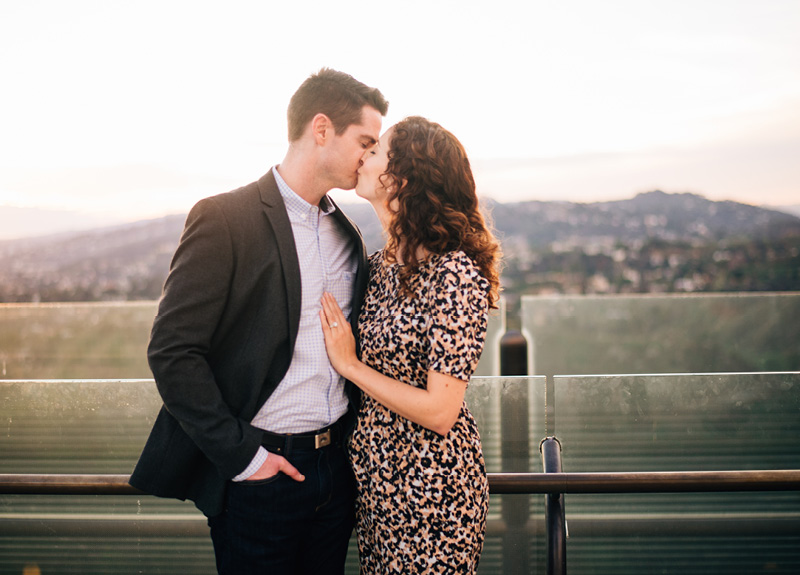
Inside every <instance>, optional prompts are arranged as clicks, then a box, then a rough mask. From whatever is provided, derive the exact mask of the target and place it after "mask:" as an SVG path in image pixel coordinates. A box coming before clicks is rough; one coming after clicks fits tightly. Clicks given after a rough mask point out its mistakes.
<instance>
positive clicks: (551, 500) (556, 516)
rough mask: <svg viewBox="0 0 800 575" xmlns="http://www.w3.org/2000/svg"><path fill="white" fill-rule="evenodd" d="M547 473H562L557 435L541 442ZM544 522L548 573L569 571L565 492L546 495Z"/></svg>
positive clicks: (543, 462) (554, 574) (561, 573)
mask: <svg viewBox="0 0 800 575" xmlns="http://www.w3.org/2000/svg"><path fill="white" fill-rule="evenodd" d="M539 451H540V452H541V454H542V466H543V468H544V472H545V473H561V442H560V441H559V440H558V438H556V437H545V438H544V439H543V440H542V442H541V443H540V444H539ZM544 522H545V532H546V538H547V562H546V573H547V575H566V573H567V533H566V531H567V530H566V524H567V520H566V514H565V509H564V494H563V493H548V494H547V495H545V496H544Z"/></svg>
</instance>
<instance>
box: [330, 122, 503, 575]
mask: <svg viewBox="0 0 800 575" xmlns="http://www.w3.org/2000/svg"><path fill="white" fill-rule="evenodd" d="M356 192H357V193H358V194H359V195H360V196H361V197H363V198H366V199H367V200H369V201H370V202H371V203H372V205H373V207H374V208H375V211H376V213H377V214H378V217H379V218H380V220H381V223H382V224H383V226H384V230H385V231H386V233H387V238H388V240H387V244H386V246H385V247H384V249H383V250H381V251H378V252H376V253H375V254H373V255H372V256H371V258H370V264H371V274H370V283H369V288H368V291H367V296H366V300H365V302H364V304H363V307H362V311H361V315H360V317H359V324H358V328H359V332H360V340H361V361H359V360H358V358H357V357H356V352H355V341H354V338H353V335H352V333H351V332H350V328H349V324H348V322H347V321H346V320H345V317H344V315H343V314H342V312H341V310H340V309H339V307H338V305H337V304H336V301H335V300H334V299H333V297H332V296H330V295H329V294H325V296H324V297H323V300H322V311H321V312H320V318H321V320H322V328H323V331H324V333H325V342H326V346H327V350H328V355H329V357H330V359H331V363H332V364H333V366H334V368H335V369H336V370H337V371H338V372H339V373H340V374H341V375H342V376H344V377H345V378H347V379H348V380H350V381H352V382H353V383H355V384H356V385H357V386H359V388H361V390H362V391H363V392H364V394H363V400H362V405H361V409H360V410H359V415H358V421H357V423H356V427H355V430H354V432H353V435H352V437H351V439H350V444H349V447H350V458H351V462H352V465H353V469H354V471H355V475H356V480H357V482H358V503H357V523H356V533H357V535H358V546H359V554H360V560H361V572H362V573H381V574H382V573H473V572H474V571H475V569H476V567H477V565H478V559H479V557H480V552H481V548H482V546H483V538H484V532H485V527H486V512H487V510H488V506H489V490H488V483H487V479H486V470H485V467H484V462H483V455H482V453H481V446H480V437H479V435H478V430H477V427H476V425H475V421H474V420H473V418H472V415H471V414H470V412H469V410H468V409H467V407H466V405H465V404H464V392H465V391H466V387H467V383H468V382H469V378H470V376H471V375H472V372H473V371H474V369H475V366H476V364H477V363H478V359H479V358H480V354H481V350H482V349H483V341H484V336H485V333H486V322H487V312H488V310H489V308H490V307H495V304H496V302H497V298H498V284H499V281H498V271H497V263H498V257H499V247H498V243H497V241H496V240H495V239H494V237H493V236H492V234H491V232H490V231H489V230H488V229H487V227H486V224H485V222H484V219H483V217H482V216H481V213H480V211H479V208H478V199H477V196H476V194H475V183H474V180H473V177H472V171H471V169H470V164H469V160H468V159H467V156H466V153H465V151H464V148H463V147H462V146H461V144H460V142H459V141H458V140H457V139H456V138H455V137H454V136H453V135H452V134H451V133H450V132H448V131H447V130H445V129H443V128H442V127H441V126H439V125H438V124H434V123H432V122H429V121H428V120H426V119H424V118H420V117H411V118H406V119H405V120H403V121H402V122H400V123H398V124H396V125H395V126H393V127H392V128H390V129H389V130H387V131H386V133H385V134H384V135H383V136H382V137H381V139H380V142H379V143H378V145H377V146H376V148H375V149H374V150H372V151H371V153H370V155H369V156H368V157H367V158H366V159H365V160H364V165H363V166H362V167H361V169H360V170H359V179H358V186H357V188H356Z"/></svg>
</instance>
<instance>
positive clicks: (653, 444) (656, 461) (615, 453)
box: [553, 372, 800, 575]
mask: <svg viewBox="0 0 800 575" xmlns="http://www.w3.org/2000/svg"><path fill="white" fill-rule="evenodd" d="M554 391H555V393H554V403H555V405H554V415H555V418H554V422H553V423H554V429H555V432H556V435H557V437H558V438H559V440H560V441H561V443H562V460H563V468H564V471H565V472H587V471H609V472H624V471H631V472H632V471H716V470H749V469H762V470H770V469H800V442H798V441H797V438H798V437H800V373H796V372H795V373H758V374H692V375H687V374H675V375H640V376H629V375H622V376H563V377H555V378H554ZM565 502H566V513H567V523H568V526H569V533H570V539H569V542H568V561H569V566H570V570H573V569H574V570H575V571H576V572H580V573H615V574H619V573H640V572H642V569H646V570H647V571H648V572H658V573H661V572H664V573H678V572H680V573H681V574H682V575H686V574H689V573H698V574H700V573H726V574H730V573H742V574H744V573H759V572H777V573H791V572H800V492H797V491H789V492H733V493H652V494H618V495H615V494H568V495H566V500H565ZM770 566H771V567H770Z"/></svg>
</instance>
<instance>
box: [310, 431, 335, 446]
mask: <svg viewBox="0 0 800 575" xmlns="http://www.w3.org/2000/svg"><path fill="white" fill-rule="evenodd" d="M330 444H331V430H330V429H328V430H326V431H324V432H322V433H318V434H317V435H315V436H314V449H319V448H320V447H325V446H326V445H330Z"/></svg>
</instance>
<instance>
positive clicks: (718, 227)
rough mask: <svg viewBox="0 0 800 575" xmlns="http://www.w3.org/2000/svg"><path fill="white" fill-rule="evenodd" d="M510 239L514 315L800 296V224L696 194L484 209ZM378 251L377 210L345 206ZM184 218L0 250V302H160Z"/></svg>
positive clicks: (10, 243) (507, 277)
mask: <svg viewBox="0 0 800 575" xmlns="http://www.w3.org/2000/svg"><path fill="white" fill-rule="evenodd" d="M484 207H485V208H486V212H487V214H489V217H490V219H491V220H492V222H493V225H494V227H495V229H496V231H497V235H498V236H499V237H500V238H501V240H502V245H503V251H504V270H503V285H504V295H505V297H506V300H507V302H508V305H509V310H510V311H514V310H518V307H519V297H520V296H521V295H526V294H538V295H548V294H570V295H573V294H606V293H681V292H732V291H796V290H800V218H799V217H797V216H796V215H792V214H790V213H784V212H780V211H775V210H769V209H764V208H759V207H755V206H751V205H747V204H740V203H736V202H730V201H724V202H720V201H711V200H707V199H705V198H703V197H702V196H699V195H695V194H667V193H664V192H660V191H653V192H648V193H643V194H639V195H638V196H636V197H635V198H633V199H629V200H621V201H614V202H599V203H591V204H578V203H571V202H538V201H529V202H520V203H509V204H501V203H496V202H492V201H486V202H484ZM344 209H345V211H346V212H347V213H348V215H350V216H351V217H352V218H353V219H354V220H355V221H356V223H357V224H358V225H359V227H360V228H361V230H362V232H363V234H364V238H365V241H366V243H367V247H368V250H369V251H370V252H372V251H374V250H376V249H378V248H380V247H381V246H382V244H383V239H382V237H381V231H380V226H379V224H378V221H377V219H376V218H375V216H374V214H373V212H372V208H371V207H370V206H369V205H367V204H353V205H347V206H344ZM184 219H185V215H175V216H168V217H164V218H161V219H157V220H148V221H141V222H137V223H133V224H125V225H117V226H111V227H101V228H96V229H92V230H89V231H82V232H72V233H62V234H57V235H50V236H40V237H35V238H26V239H17V240H6V241H2V242H0V302H5V303H8V302H75V301H135V300H154V299H158V297H159V295H160V292H161V287H162V284H163V282H164V279H165V278H166V275H167V271H168V269H169V261H170V258H171V257H172V254H173V252H174V250H175V247H176V246H177V243H178V239H179V237H180V233H181V230H182V227H183V223H184Z"/></svg>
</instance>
